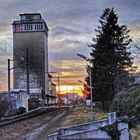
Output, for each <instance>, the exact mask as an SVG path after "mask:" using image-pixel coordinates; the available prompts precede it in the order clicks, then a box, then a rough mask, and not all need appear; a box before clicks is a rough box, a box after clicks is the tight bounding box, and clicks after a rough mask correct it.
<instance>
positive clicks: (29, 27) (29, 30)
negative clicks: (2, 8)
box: [12, 13, 49, 99]
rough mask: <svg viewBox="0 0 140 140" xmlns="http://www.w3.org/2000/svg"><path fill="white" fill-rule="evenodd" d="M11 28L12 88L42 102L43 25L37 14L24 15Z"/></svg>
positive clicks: (45, 37)
mask: <svg viewBox="0 0 140 140" xmlns="http://www.w3.org/2000/svg"><path fill="white" fill-rule="evenodd" d="M12 25H13V47H14V49H13V57H14V89H24V90H27V92H29V94H30V95H31V96H36V97H39V98H42V99H45V97H46V96H49V95H48V86H49V84H48V27H47V24H46V22H45V21H44V19H42V17H41V14H40V13H27V14H26V13H25V14H20V20H18V21H13V24H12Z"/></svg>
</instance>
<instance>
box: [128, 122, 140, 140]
mask: <svg viewBox="0 0 140 140" xmlns="http://www.w3.org/2000/svg"><path fill="white" fill-rule="evenodd" d="M130 133H131V136H132V140H140V124H139V125H138V126H137V128H133V129H131V130H130Z"/></svg>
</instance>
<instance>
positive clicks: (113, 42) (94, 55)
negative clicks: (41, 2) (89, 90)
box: [87, 8, 132, 109]
mask: <svg viewBox="0 0 140 140" xmlns="http://www.w3.org/2000/svg"><path fill="white" fill-rule="evenodd" d="M99 23H100V26H98V28H97V29H96V30H95V31H96V42H95V43H93V44H91V45H90V47H91V50H92V51H91V53H90V55H91V60H92V63H93V70H92V80H93V81H92V82H93V94H94V96H93V97H94V100H96V101H101V102H102V107H103V109H109V107H110V105H111V102H112V100H113V97H114V95H115V94H116V93H117V92H118V91H120V90H122V89H123V88H125V87H126V86H127V85H128V81H129V68H130V67H131V66H132V61H131V57H130V55H131V53H130V52H129V49H128V48H129V47H128V46H129V44H130V42H131V39H130V37H129V35H128V33H129V31H130V30H128V29H127V26H126V25H121V26H120V25H119V24H118V15H117V14H116V12H115V11H114V9H113V8H111V9H110V8H106V9H105V10H104V11H103V14H102V15H101V17H100V19H99ZM87 70H88V71H89V69H87ZM87 81H88V78H87ZM88 83H89V82H88Z"/></svg>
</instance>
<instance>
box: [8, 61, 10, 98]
mask: <svg viewBox="0 0 140 140" xmlns="http://www.w3.org/2000/svg"><path fill="white" fill-rule="evenodd" d="M8 97H9V99H10V59H8Z"/></svg>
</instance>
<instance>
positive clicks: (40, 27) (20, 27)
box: [15, 24, 43, 31]
mask: <svg viewBox="0 0 140 140" xmlns="http://www.w3.org/2000/svg"><path fill="white" fill-rule="evenodd" d="M38 30H43V24H17V25H15V31H38Z"/></svg>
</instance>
